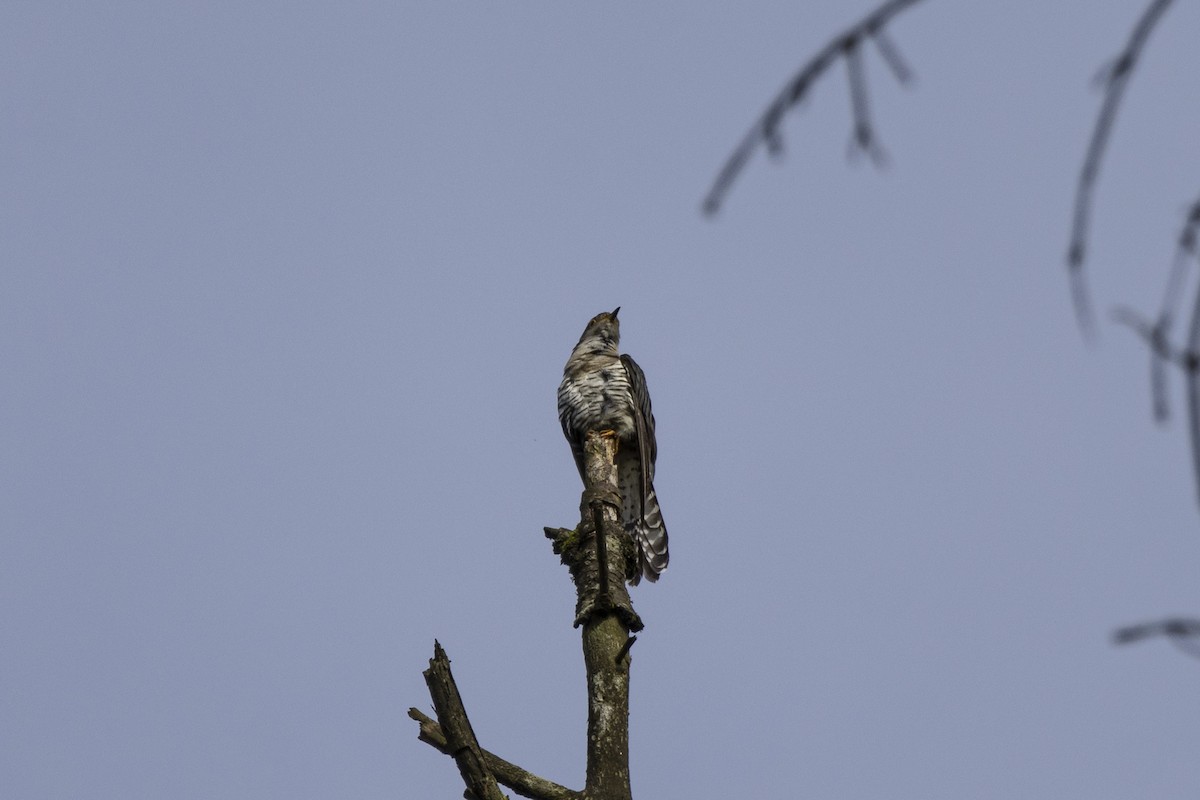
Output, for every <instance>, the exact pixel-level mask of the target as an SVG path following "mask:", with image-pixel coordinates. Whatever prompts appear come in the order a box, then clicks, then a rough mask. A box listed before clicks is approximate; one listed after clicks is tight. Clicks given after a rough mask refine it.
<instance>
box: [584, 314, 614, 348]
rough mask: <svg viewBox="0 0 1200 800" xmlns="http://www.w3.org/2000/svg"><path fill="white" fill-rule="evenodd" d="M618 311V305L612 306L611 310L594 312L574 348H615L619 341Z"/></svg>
mask: <svg viewBox="0 0 1200 800" xmlns="http://www.w3.org/2000/svg"><path fill="white" fill-rule="evenodd" d="M618 311H620V306H617V308H614V309H613V311H606V312H602V313H599V314H596V315H595V317H593V318H592V321H589V323H588V326H587V327H584V329H583V336H581V337H580V343H578V344H576V345H575V348H576V350H578V349H580V348H583V349H586V350H593V349H596V348H599V349H601V350H612V351H616V350H617V344H619V343H620V323H619V321H617V312H618Z"/></svg>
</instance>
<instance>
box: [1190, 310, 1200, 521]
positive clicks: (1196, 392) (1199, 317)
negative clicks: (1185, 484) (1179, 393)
mask: <svg viewBox="0 0 1200 800" xmlns="http://www.w3.org/2000/svg"><path fill="white" fill-rule="evenodd" d="M1188 350H1189V353H1188V355H1189V359H1190V360H1189V361H1188V376H1187V386H1188V420H1189V421H1190V423H1191V424H1190V425H1189V428H1190V429H1191V434H1192V469H1193V471H1194V473H1195V478H1196V484H1197V489H1198V490H1200V375H1197V369H1196V367H1197V363H1198V359H1197V356H1196V354H1197V352H1198V351H1200V287H1197V289H1196V304H1195V307H1194V308H1193V310H1192V325H1191V332H1190V333H1189V334H1188ZM1197 497H1198V498H1200V494H1198V495H1197Z"/></svg>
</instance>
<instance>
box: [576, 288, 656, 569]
mask: <svg viewBox="0 0 1200 800" xmlns="http://www.w3.org/2000/svg"><path fill="white" fill-rule="evenodd" d="M620 310H621V309H620V307H618V308H617V309H616V310H614V311H612V312H608V311H606V312H604V313H603V314H597V315H596V316H595V317H593V318H592V321H591V322H589V323H588V324H587V328H585V329H584V331H583V336H581V337H579V344H577V345H575V349H574V350H572V351H571V357H570V358H568V359H567V366H566V367H565V368H564V369H563V379H562V383H561V384H559V387H558V418H559V421H560V422H562V428H563V433H564V434H565V435H566V437H567V441H568V442H570V444H571V452H572V453H573V454H574V455H575V464H576V466H578V467H579V474H580V476H582V475H583V439H584V435H585V434H586V433H587V432H588V431H612V432H613V433H614V434H615V435H616V437H617V486H618V489H619V490H620V493H621V506H622V508H621V522H622V524H623V525H624V526H625V531H626V532H627V533H628V534H629V536H630V538H632V539H633V541H634V542H635V543H636V544H637V549H638V565H639V566H640V568H641V569H640V572H639V573H638V574H637V575H635V576H634V577H633V580H632V581H630V582H631V583H634V584H636V583H638V582H639V581H640V580H641V578H642V575H645V576H646V577H647V578H648V579H650V580H652V581H656V580H658V574H659V573H660V572H662V571H663V570H664V569H666V568H667V527H666V526H665V525H664V524H663V519H662V512H661V511H660V510H659V508H658V498H657V497H656V496H655V495H654V459H655V458H656V457H657V455H658V445H657V444H656V443H655V441H654V414H652V413H651V412H650V393H649V392H648V391H647V390H646V376H645V375H644V374H643V373H642V368H641V367H639V366H638V365H637V362H635V361H634V360H633V359H632V358H630V357H629V356H627V355H618V354H617V344H618V342H619V341H620V338H621V326H620V323H619V322H617V312H618V311H620Z"/></svg>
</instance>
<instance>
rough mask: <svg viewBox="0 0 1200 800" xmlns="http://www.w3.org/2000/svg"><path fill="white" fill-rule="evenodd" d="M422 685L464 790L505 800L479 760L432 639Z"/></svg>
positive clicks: (445, 662)
mask: <svg viewBox="0 0 1200 800" xmlns="http://www.w3.org/2000/svg"><path fill="white" fill-rule="evenodd" d="M425 683H426V684H428V686H429V696H430V697H432V698H433V708H434V710H435V711H437V716H438V722H439V723H440V724H441V726H442V732H443V734H444V735H445V737H446V748H447V750H448V751H449V752H450V755H451V756H453V757H454V761H455V762H456V763H457V764H458V771H459V773H461V774H462V779H463V783H465V784H466V785H467V791H468V792H469V793H470V794H471V795H472V796H473V797H476V798H478V800H505V797H504V795H503V794H501V793H500V787H499V786H497V785H496V779H495V778H494V777H493V776H492V773H491V771H490V770H489V769H488V767H487V763H486V762H485V761H484V759H483V752H482V751H481V750H480V749H479V742H478V741H477V740H476V739H475V731H473V730H472V729H471V721H470V720H469V719H467V710H466V709H465V708H463V702H462V697H460V696H459V694H458V686H457V685H455V683H454V676H453V675H452V674H451V673H450V659H449V658H447V657H446V651H445V650H443V649H442V645H441V644H440V643H439V642H438V641H436V640H435V641H434V643H433V658H431V659H429V669H427V670H425Z"/></svg>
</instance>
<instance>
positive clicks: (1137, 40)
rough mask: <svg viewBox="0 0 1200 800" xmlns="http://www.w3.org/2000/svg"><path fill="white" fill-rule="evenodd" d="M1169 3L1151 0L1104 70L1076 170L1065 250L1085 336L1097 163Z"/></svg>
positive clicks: (1089, 331)
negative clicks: (1101, 97) (1089, 133)
mask: <svg viewBox="0 0 1200 800" xmlns="http://www.w3.org/2000/svg"><path fill="white" fill-rule="evenodd" d="M1170 5H1171V0H1152V2H1151V3H1150V5H1149V6H1148V7H1147V8H1146V10H1145V11H1144V12H1143V13H1142V16H1141V18H1140V19H1139V20H1138V22H1137V24H1136V25H1134V28H1133V32H1132V33H1131V34H1130V36H1129V42H1128V43H1127V44H1126V45H1125V49H1124V50H1122V51H1121V53H1120V54H1119V55H1118V56H1117V58H1116V60H1114V61H1113V62H1112V64H1111V66H1110V67H1109V68H1108V69H1107V70H1106V72H1105V76H1104V83H1105V94H1104V102H1103V103H1102V104H1101V106H1100V114H1099V116H1098V117H1097V119H1096V126H1095V128H1093V129H1092V140H1091V143H1090V144H1088V149H1087V154H1086V155H1085V156H1084V159H1083V167H1082V168H1081V169H1080V171H1079V183H1078V185H1077V187H1076V189H1075V212H1074V221H1073V222H1072V225H1071V243H1070V246H1069V247H1068V249H1067V267H1068V269H1069V271H1070V276H1071V296H1072V299H1073V301H1074V303H1075V316H1076V319H1078V320H1079V325H1080V327H1081V328H1082V329H1083V332H1084V335H1085V336H1088V338H1091V337H1092V336H1093V335H1094V328H1095V325H1094V323H1093V321H1092V310H1091V303H1090V301H1089V299H1088V291H1087V284H1086V282H1085V281H1084V275H1083V264H1084V260H1085V258H1086V251H1087V236H1088V223H1089V221H1090V219H1091V213H1092V195H1093V192H1094V190H1095V185H1096V179H1097V177H1098V176H1099V174H1100V162H1101V161H1102V160H1103V158H1104V150H1105V148H1106V147H1107V145H1108V137H1109V135H1110V134H1111V133H1112V127H1113V122H1114V121H1115V120H1116V116H1117V110H1118V108H1119V107H1120V105H1121V98H1122V96H1123V95H1124V93H1125V87H1126V85H1127V84H1128V83H1129V78H1130V76H1131V75H1132V74H1133V68H1134V66H1135V65H1136V64H1137V60H1138V58H1139V57H1140V56H1141V53H1142V48H1143V47H1144V46H1145V44H1146V39H1147V38H1149V36H1150V32H1151V31H1152V30H1153V29H1154V26H1155V25H1156V24H1157V23H1158V21H1159V19H1161V17H1162V15H1163V12H1165V11H1166V10H1167V7H1168V6H1170Z"/></svg>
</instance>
